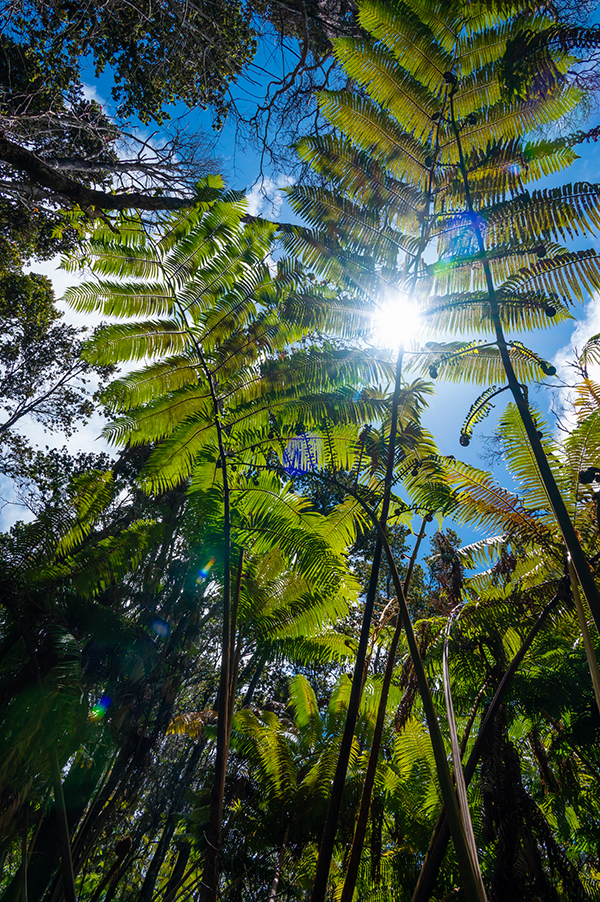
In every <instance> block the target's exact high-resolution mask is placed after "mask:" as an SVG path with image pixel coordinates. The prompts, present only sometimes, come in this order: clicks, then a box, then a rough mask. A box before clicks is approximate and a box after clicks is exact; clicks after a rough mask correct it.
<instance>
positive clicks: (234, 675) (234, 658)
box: [227, 548, 244, 743]
mask: <svg viewBox="0 0 600 902" xmlns="http://www.w3.org/2000/svg"><path fill="white" fill-rule="evenodd" d="M243 570H244V549H243V548H242V550H241V551H240V561H239V564H238V572H237V577H236V581H235V589H234V592H233V605H232V611H231V644H230V648H229V659H230V662H231V675H230V680H229V701H228V714H227V718H228V724H227V742H228V743H229V738H230V736H231V722H232V718H233V706H234V704H235V693H236V690H237V681H238V673H239V667H240V657H241V651H242V637H241V635H240V637H239V639H238V643H237V647H236V642H235V636H236V631H237V622H238V611H239V607H240V592H241V590H242V572H243Z"/></svg>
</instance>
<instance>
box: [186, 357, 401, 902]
mask: <svg viewBox="0 0 600 902" xmlns="http://www.w3.org/2000/svg"><path fill="white" fill-rule="evenodd" d="M403 353H404V349H403V348H401V349H400V352H399V354H398V360H397V363H396V381H395V386H394V395H393V399H392V416H391V423H390V439H389V442H388V459H387V467H386V476H385V486H384V495H383V503H382V507H381V518H380V522H381V523H382V524H383V525H384V526H385V524H386V523H387V516H388V511H389V506H390V495H391V486H392V476H393V470H394V456H395V450H396V431H397V428H398V409H399V403H400V387H401V384H402V359H403ZM382 551H383V544H382V541H381V538H379V537H378V538H377V542H376V545H375V552H374V554H373V564H372V566H371V576H370V580H369V587H368V590H367V597H366V600H365V608H364V611H363V620H362V626H361V632H360V639H359V644H358V651H357V653H356V661H355V662H354V673H353V675H352V687H351V690H350V699H349V701H348V711H347V713H346V722H345V724H344V732H343V735H342V742H341V745H340V752H339V756H338V760H337V765H336V770H335V775H334V778H333V785H332V787H331V796H330V798H329V808H328V811H327V819H326V821H325V827H324V829H323V835H322V838H321V845H320V846H319V857H318V860H317V869H316V872H315V879H314V882H313V887H312V893H311V897H310V900H311V902H324V900H325V894H326V892H327V881H328V878H329V868H330V866H331V858H332V856H333V848H334V844H335V836H336V833H337V825H338V818H339V815H340V811H341V808H342V797H343V794H344V787H345V785H346V774H347V772H348V762H349V760H350V752H351V749H352V740H353V738H354V730H355V729H356V721H357V719H358V710H359V706H360V698H361V694H362V687H363V676H364V670H365V662H366V658H367V650H368V645H369V634H370V631H371V619H372V617H373V608H374V606H375V596H376V593H377V581H378V579H379V567H380V564H381V555H382ZM202 902H204V900H202ZM207 902H208V900H207Z"/></svg>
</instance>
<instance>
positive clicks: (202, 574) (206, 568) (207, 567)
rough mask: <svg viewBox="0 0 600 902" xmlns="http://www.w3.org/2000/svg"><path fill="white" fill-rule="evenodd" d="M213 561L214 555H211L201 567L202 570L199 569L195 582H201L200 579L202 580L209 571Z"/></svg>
mask: <svg viewBox="0 0 600 902" xmlns="http://www.w3.org/2000/svg"><path fill="white" fill-rule="evenodd" d="M214 562H215V559H214V557H211V558H210V560H209V561H208V563H207V564H205V566H204V567H203V568H202V570H200V571H199V573H198V579H197V580H196V582H197V583H201V582H202V580H204V579H206V578H207V577H208V574H209V573H210V570H211V567H212V565H213V564H214Z"/></svg>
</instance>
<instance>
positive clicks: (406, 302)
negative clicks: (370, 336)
mask: <svg viewBox="0 0 600 902" xmlns="http://www.w3.org/2000/svg"><path fill="white" fill-rule="evenodd" d="M421 325H422V323H421V320H420V317H419V311H418V308H417V305H416V304H415V303H414V302H413V301H412V300H410V298H408V297H407V296H406V295H405V294H398V295H396V297H395V298H394V299H393V300H388V301H386V302H385V303H384V304H382V305H381V307H380V308H379V310H378V311H377V313H376V314H375V315H374V317H373V333H374V338H375V341H376V343H377V344H378V345H380V346H381V347H383V348H399V347H400V345H402V344H404V345H405V344H407V343H408V342H409V341H410V340H411V339H413V338H415V337H416V336H417V334H418V332H419V330H420V328H421Z"/></svg>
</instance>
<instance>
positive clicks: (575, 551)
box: [449, 82, 600, 632]
mask: <svg viewBox="0 0 600 902" xmlns="http://www.w3.org/2000/svg"><path fill="white" fill-rule="evenodd" d="M457 86H458V82H455V83H454V85H453V87H452V89H451V91H450V95H449V96H450V118H451V122H452V127H453V130H454V134H455V138H456V146H457V149H458V157H459V166H460V171H461V175H462V179H463V183H464V187H465V196H466V200H467V208H468V212H469V217H470V219H471V226H472V229H473V232H474V234H475V237H476V240H477V245H478V247H479V254H480V257H481V262H482V266H483V270H484V273H485V280H486V285H487V291H488V301H489V304H490V308H491V312H492V321H493V324H494V331H495V334H496V343H497V345H498V350H499V352H500V358H501V360H502V365H503V367H504V372H505V374H506V379H507V382H508V385H509V388H510V391H511V393H512V396H513V398H514V400H515V404H516V405H517V409H518V411H519V414H520V416H521V420H522V422H523V426H524V427H525V432H526V433H527V438H528V439H529V444H530V445H531V450H532V452H533V456H534V458H535V462H536V465H537V468H538V471H539V474H540V478H541V480H542V482H543V484H544V488H545V489H546V494H547V496H548V501H549V502H550V506H551V508H552V510H553V511H554V516H555V517H556V521H557V523H558V526H559V529H560V531H561V533H562V535H563V538H564V541H565V545H566V546H567V550H568V552H569V554H570V555H571V560H572V561H573V566H574V568H575V571H576V573H577V578H578V579H579V582H580V584H581V588H582V589H583V594H584V595H585V597H586V599H587V602H588V605H589V607H590V611H591V613H592V617H593V618H594V622H595V624H596V628H597V630H598V632H600V593H599V592H598V587H597V585H596V581H595V579H594V575H593V573H592V571H591V569H590V565H589V564H588V561H587V558H586V556H585V554H584V552H583V549H582V547H581V544H580V542H579V537H578V535H577V531H576V529H575V527H574V526H573V523H572V521H571V518H570V516H569V512H568V511H567V508H566V505H565V502H564V501H563V498H562V495H561V494H560V491H559V489H558V486H557V484H556V480H555V479H554V474H553V472H552V470H551V468H550V464H549V463H548V458H547V457H546V453H545V451H544V448H543V446H542V443H541V441H540V437H539V435H538V431H537V427H536V424H535V422H534V420H533V417H532V415H531V411H530V409H529V404H528V402H527V400H526V398H525V395H524V393H523V389H522V387H521V383H520V382H519V380H518V379H517V376H516V374H515V371H514V367H513V365H512V361H511V359H510V354H509V351H508V346H507V343H506V338H505V336H504V330H503V328H502V321H501V319H500V308H499V305H498V299H497V297H496V288H495V285H494V279H493V276H492V271H491V268H490V264H489V259H488V256H487V251H486V247H485V242H484V240H483V235H482V232H481V228H480V225H479V221H478V218H477V213H476V211H475V209H474V207H473V201H472V197H471V190H470V185H469V175H468V172H467V167H466V165H465V160H464V155H463V151H462V143H461V140H460V131H459V127H458V123H457V122H456V116H455V111H454V94H455V92H456V89H457Z"/></svg>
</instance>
